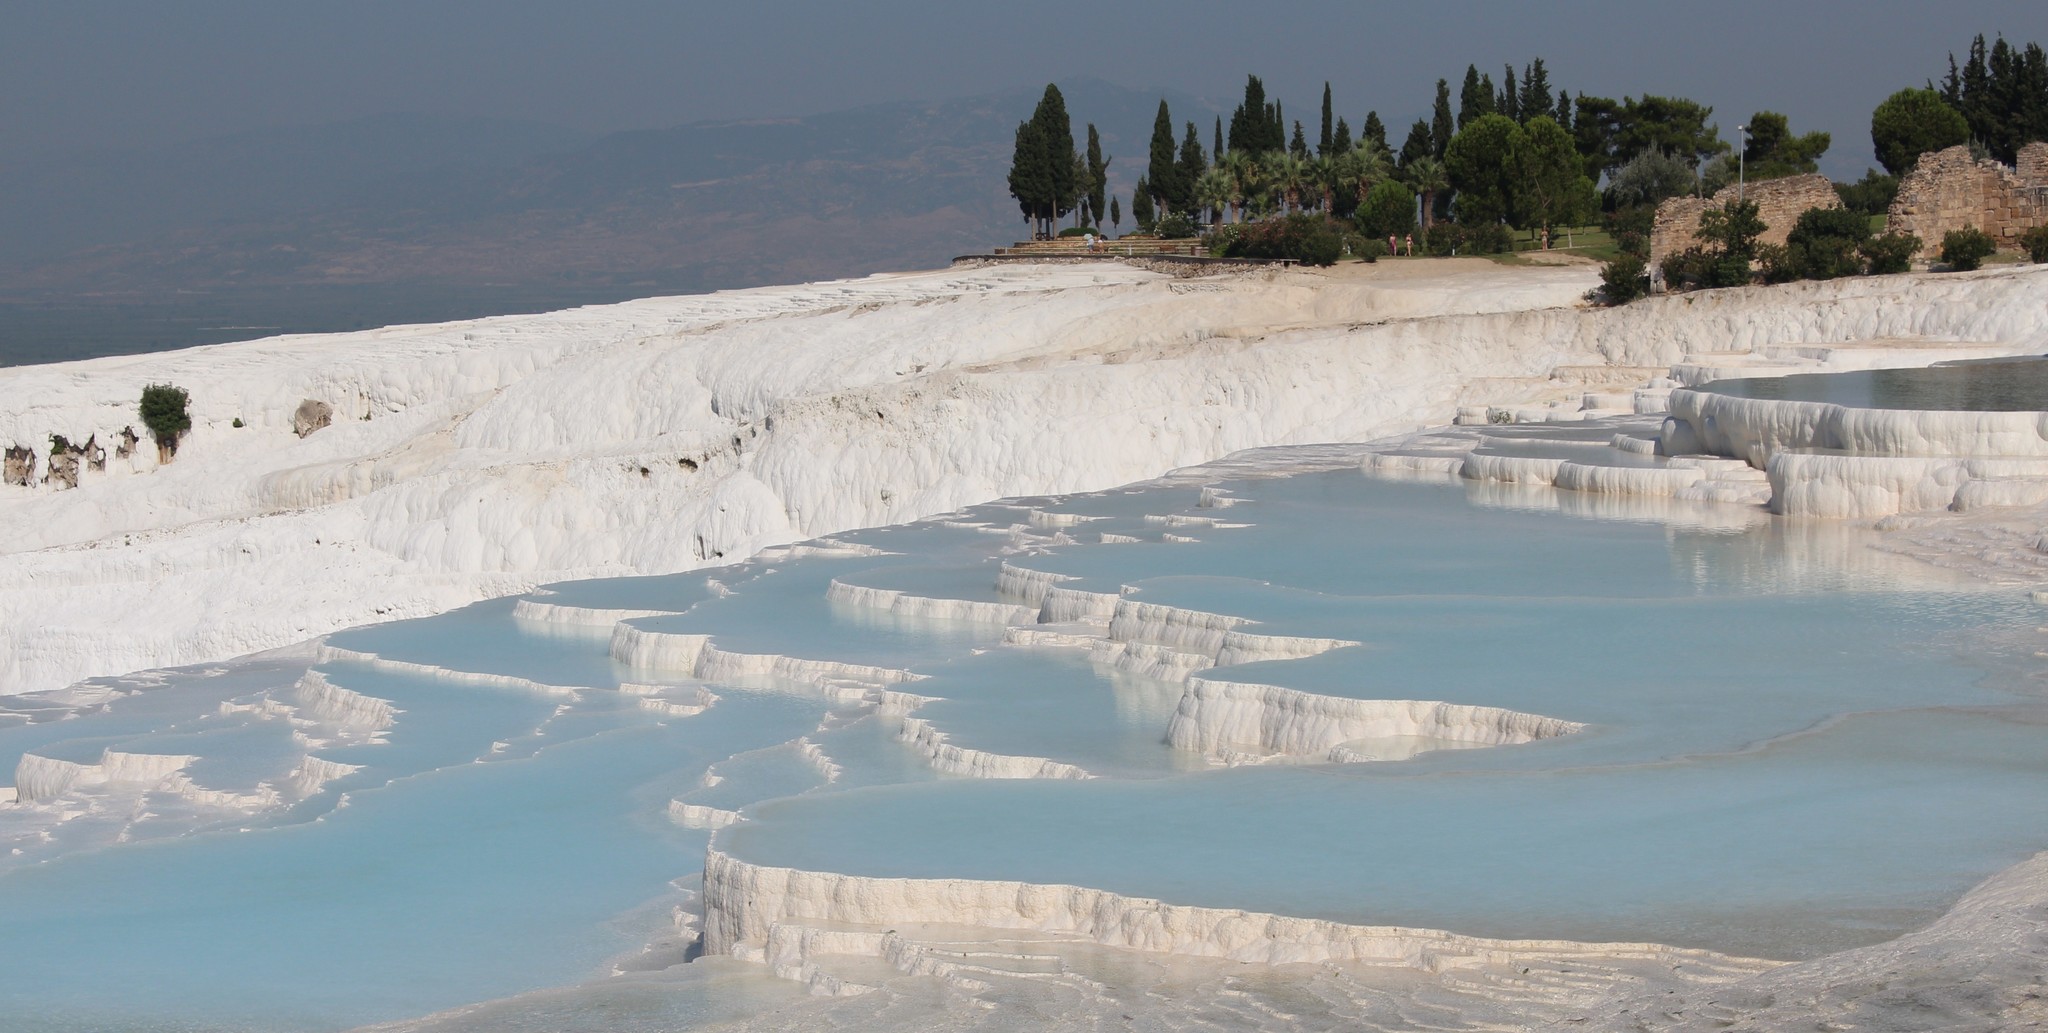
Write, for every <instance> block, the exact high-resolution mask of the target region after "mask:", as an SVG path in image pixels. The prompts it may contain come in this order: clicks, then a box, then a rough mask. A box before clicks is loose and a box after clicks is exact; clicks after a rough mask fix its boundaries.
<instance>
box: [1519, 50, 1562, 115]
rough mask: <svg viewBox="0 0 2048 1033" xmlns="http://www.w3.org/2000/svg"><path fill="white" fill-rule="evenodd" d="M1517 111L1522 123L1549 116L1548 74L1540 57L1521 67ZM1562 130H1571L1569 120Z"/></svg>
mask: <svg viewBox="0 0 2048 1033" xmlns="http://www.w3.org/2000/svg"><path fill="white" fill-rule="evenodd" d="M1518 110H1520V111H1521V113H1522V121H1523V122H1524V123H1527V122H1529V121H1531V120H1533V119H1538V118H1542V117H1543V116H1545V115H1548V114H1550V110H1551V109H1550V73H1549V72H1548V71H1546V70H1545V69H1544V67H1543V59H1542V58H1540V57H1539V58H1536V59H1535V60H1533V61H1530V62H1529V63H1528V64H1526V65H1523V66H1522V99H1521V103H1520V105H1519V106H1518ZM1563 128H1566V129H1569V128H1571V123H1570V121H1569V120H1567V121H1566V122H1564V123H1563Z"/></svg>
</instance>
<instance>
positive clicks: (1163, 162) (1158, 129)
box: [1131, 98, 1180, 214]
mask: <svg viewBox="0 0 2048 1033" xmlns="http://www.w3.org/2000/svg"><path fill="white" fill-rule="evenodd" d="M1173 162H1174V148H1173V116H1172V115H1171V114H1169V113H1168V112H1167V110H1166V101H1165V99H1164V98H1162V99H1161V100H1160V101H1159V114H1158V115H1157V116H1155V117H1154V118H1153V119H1152V148H1151V161H1150V162H1149V163H1148V164H1147V165H1146V166H1145V180H1146V182H1149V183H1150V184H1152V189H1151V190H1150V191H1149V192H1150V193H1151V195H1152V196H1153V197H1154V198H1156V199H1158V200H1159V201H1161V202H1164V204H1163V205H1162V208H1163V210H1164V212H1171V211H1172V210H1173V199H1174V198H1176V197H1179V196H1180V191H1179V190H1178V189H1176V188H1175V186H1174V176H1175V173H1174V166H1173ZM1131 203H1132V205H1133V206H1136V204H1137V202H1136V201H1135V200H1133V201H1132V202H1131ZM1162 214H1163V212H1162Z"/></svg>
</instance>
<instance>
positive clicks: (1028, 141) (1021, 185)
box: [1010, 122, 1052, 235]
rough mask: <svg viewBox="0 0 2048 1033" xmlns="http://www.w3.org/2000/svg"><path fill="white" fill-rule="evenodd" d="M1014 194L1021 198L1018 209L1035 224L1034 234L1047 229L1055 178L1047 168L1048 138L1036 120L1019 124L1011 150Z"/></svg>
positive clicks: (1011, 173) (1011, 189)
mask: <svg viewBox="0 0 2048 1033" xmlns="http://www.w3.org/2000/svg"><path fill="white" fill-rule="evenodd" d="M1010 196H1011V197H1014V198H1016V199H1017V207H1018V209H1019V210H1021V211H1022V212H1023V213H1024V218H1025V219H1027V220H1029V221H1030V222H1031V223H1032V227H1031V232H1032V234H1033V235H1037V234H1040V233H1043V232H1045V219H1046V212H1047V210H1048V209H1049V207H1050V203H1049V202H1050V200H1051V197H1052V181H1051V178H1050V177H1049V176H1048V175H1047V169H1046V161H1045V138H1044V137H1043V136H1042V135H1040V133H1039V131H1038V125H1037V123H1035V122H1019V123H1017V142H1016V146H1015V147H1014V149H1013V150H1012V151H1011V152H1010Z"/></svg>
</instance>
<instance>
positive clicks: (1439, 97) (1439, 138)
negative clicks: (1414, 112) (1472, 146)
mask: <svg viewBox="0 0 2048 1033" xmlns="http://www.w3.org/2000/svg"><path fill="white" fill-rule="evenodd" d="M1452 132H1453V129H1452V128H1451V84H1450V83H1449V82H1446V81H1445V80H1442V79H1438V80H1437V81H1436V107H1435V109H1434V110H1433V113H1432V114H1431V116H1430V120H1429V145H1430V150H1431V152H1432V153H1434V154H1435V156H1436V158H1437V159H1438V160H1439V161H1441V160H1442V159H1443V156H1444V148H1446V147H1449V146H1450V145H1451V134H1452Z"/></svg>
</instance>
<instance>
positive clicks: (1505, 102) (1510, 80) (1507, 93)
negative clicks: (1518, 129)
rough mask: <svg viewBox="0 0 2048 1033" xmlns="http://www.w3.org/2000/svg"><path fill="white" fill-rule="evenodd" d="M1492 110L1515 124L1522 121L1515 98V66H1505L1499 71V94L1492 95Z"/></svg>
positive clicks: (1519, 107) (1518, 103) (1519, 105)
mask: <svg viewBox="0 0 2048 1033" xmlns="http://www.w3.org/2000/svg"><path fill="white" fill-rule="evenodd" d="M1493 110H1494V111H1495V112H1498V113H1499V114H1502V115H1506V116H1507V117H1509V118H1512V119H1514V120H1515V121H1517V122H1520V121H1521V120H1522V115H1521V111H1522V109H1521V103H1520V101H1519V100H1518V99H1517V98H1516V96H1515V66H1514V65H1507V66H1505V67H1503V68H1502V70H1501V83H1500V92H1499V93H1497V94H1494V98H1493Z"/></svg>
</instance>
